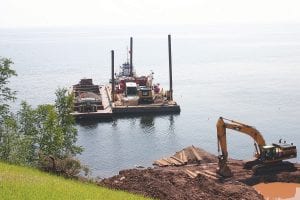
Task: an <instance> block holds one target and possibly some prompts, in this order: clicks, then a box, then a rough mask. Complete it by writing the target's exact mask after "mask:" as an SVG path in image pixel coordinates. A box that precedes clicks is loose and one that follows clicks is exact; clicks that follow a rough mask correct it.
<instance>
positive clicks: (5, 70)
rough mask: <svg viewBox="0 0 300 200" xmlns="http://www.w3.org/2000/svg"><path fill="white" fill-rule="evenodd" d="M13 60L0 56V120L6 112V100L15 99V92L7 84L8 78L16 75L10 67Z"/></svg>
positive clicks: (1, 120) (0, 120)
mask: <svg viewBox="0 0 300 200" xmlns="http://www.w3.org/2000/svg"><path fill="white" fill-rule="evenodd" d="M11 64H13V62H12V61H11V60H10V59H7V58H0V122H3V117H4V116H6V115H7V114H8V108H9V106H8V104H7V102H8V101H13V100H15V98H16V97H15V94H16V92H15V91H13V90H12V89H11V88H9V87H8V86H7V84H8V83H9V78H11V77H12V76H16V75H17V74H16V72H15V71H14V70H13V69H11Z"/></svg>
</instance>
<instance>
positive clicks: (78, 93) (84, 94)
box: [73, 79, 104, 113]
mask: <svg viewBox="0 0 300 200" xmlns="http://www.w3.org/2000/svg"><path fill="white" fill-rule="evenodd" d="M73 94H74V111H75V112H79V113H87V112H97V111H98V110H103V109H104V108H103V105H102V98H101V94H100V86H99V85H94V84H93V80H92V79H81V80H80V82H79V83H78V84H76V85H73Z"/></svg>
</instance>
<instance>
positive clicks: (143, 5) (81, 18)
mask: <svg viewBox="0 0 300 200" xmlns="http://www.w3.org/2000/svg"><path fill="white" fill-rule="evenodd" d="M282 22H283V23H285V22H288V23H299V22H300V0H0V27H2V28H3V27H36V26H37V27H41V26H50V27H51V26H99V25H110V24H111V25H140V24H145V25H150V24H151V25H155V24H179V25H180V24H210V23H216V24H218V23H282Z"/></svg>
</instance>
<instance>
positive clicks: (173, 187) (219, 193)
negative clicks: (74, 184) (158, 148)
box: [98, 146, 300, 200]
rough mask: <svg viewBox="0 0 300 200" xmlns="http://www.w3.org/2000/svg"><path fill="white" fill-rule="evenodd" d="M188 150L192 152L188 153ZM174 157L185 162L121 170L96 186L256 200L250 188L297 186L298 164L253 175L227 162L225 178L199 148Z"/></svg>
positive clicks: (147, 193) (239, 163)
mask: <svg viewBox="0 0 300 200" xmlns="http://www.w3.org/2000/svg"><path fill="white" fill-rule="evenodd" d="M192 149H193V150H192ZM190 150H192V151H193V152H192V153H191V154H190V153H189V152H191V151H190ZM183 152H184V153H183ZM195 152H196V153H195ZM182 153H183V154H184V156H183V154H182ZM174 156H176V158H177V159H175V160H176V161H177V160H178V159H181V160H184V159H183V158H185V157H186V160H187V163H186V164H185V165H174V166H170V165H167V166H166V167H154V168H148V169H129V170H123V171H120V172H119V175H116V176H113V177H111V178H107V179H103V180H102V181H100V182H99V183H98V184H99V185H101V186H105V187H109V188H113V189H120V190H125V191H128V192H132V193H137V194H142V195H144V196H148V197H152V198H155V199H172V200H176V199H178V200H179V199H189V200H190V199H191V200H193V199H205V200H213V199H220V200H223V199H224V200H228V199H232V200H233V199H239V200H240V199H243V200H248V199H249V200H256V199H263V196H262V195H260V194H258V193H257V192H256V191H255V189H254V188H253V187H251V186H252V185H255V184H258V183H261V182H275V181H280V182H294V183H300V165H299V164H295V165H294V166H295V169H294V170H291V171H280V172H271V171H270V172H268V173H264V174H260V175H255V174H253V172H252V170H247V169H244V168H243V166H244V162H243V161H242V160H234V159H229V161H228V166H229V168H230V169H231V170H232V172H233V174H234V175H233V177H230V178H226V179H225V178H223V177H221V176H219V175H218V174H216V173H215V172H216V169H217V167H218V163H217V160H218V159H217V157H216V156H215V155H213V154H210V153H208V152H206V151H205V150H203V149H200V148H195V147H193V146H192V147H188V148H185V149H183V150H182V151H180V152H177V153H176V154H175V155H174ZM174 156H171V157H169V158H172V157H174ZM194 156H196V157H197V159H196V161H197V163H194V161H195V159H190V158H194ZM165 160H166V159H163V161H165ZM167 161H172V160H170V159H167ZM179 161H180V160H179ZM190 161H192V162H190ZM187 172H189V173H187Z"/></svg>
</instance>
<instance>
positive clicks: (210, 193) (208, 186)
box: [99, 168, 263, 200]
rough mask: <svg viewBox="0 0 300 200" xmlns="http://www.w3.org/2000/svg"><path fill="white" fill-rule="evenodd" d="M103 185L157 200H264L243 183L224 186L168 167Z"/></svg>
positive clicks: (122, 174)
mask: <svg viewBox="0 0 300 200" xmlns="http://www.w3.org/2000/svg"><path fill="white" fill-rule="evenodd" d="M99 184H100V185H102V186H106V187H109V188H114V189H120V190H126V191H129V192H133V193H137V194H142V195H144V196H148V197H152V198H155V199H170V200H171V199H172V200H176V199H190V200H193V199H207V200H210V199H220V200H223V199H224V200H228V199H232V200H233V199H244V200H248V199H249V200H256V199H259V200H262V199H263V197H262V196H261V195H260V194H258V193H257V192H256V191H255V190H254V189H253V188H252V187H249V186H247V185H245V184H244V183H241V182H225V183H222V182H219V181H215V180H212V179H209V178H207V177H205V176H202V175H198V176H197V177H196V178H190V177H189V176H188V175H187V174H186V173H184V172H182V171H181V170H179V171H176V170H175V171H174V170H167V169H166V168H162V169H161V168H154V169H145V170H139V169H130V170H124V171H120V173H119V175H117V176H114V177H111V178H108V179H104V180H102V181H101V182H100V183H99Z"/></svg>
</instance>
